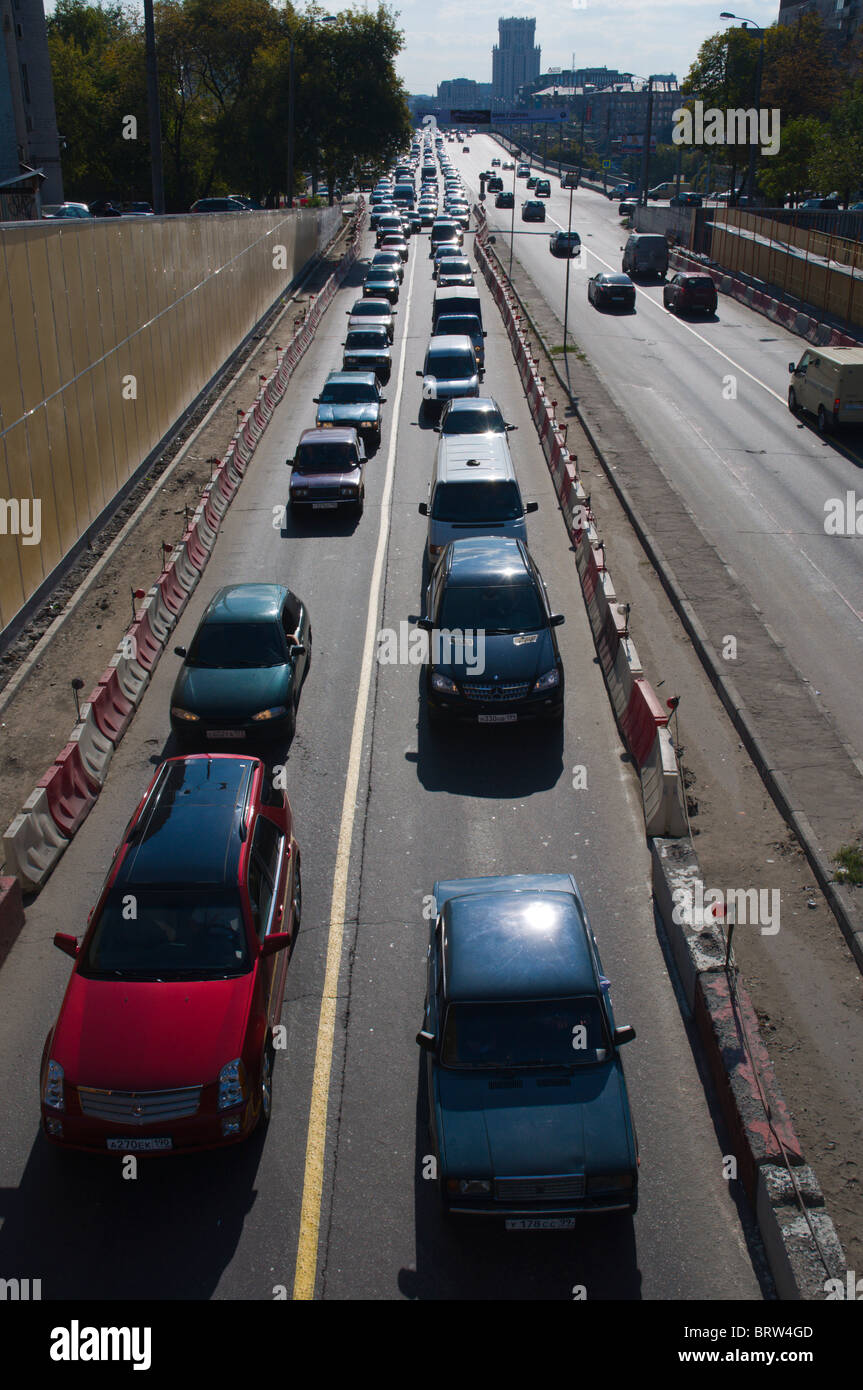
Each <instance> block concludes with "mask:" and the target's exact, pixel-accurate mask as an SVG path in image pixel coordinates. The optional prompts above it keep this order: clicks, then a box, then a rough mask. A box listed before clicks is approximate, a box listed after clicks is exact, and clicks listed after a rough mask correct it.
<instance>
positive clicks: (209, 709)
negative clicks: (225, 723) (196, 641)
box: [171, 662, 293, 718]
mask: <svg viewBox="0 0 863 1390" xmlns="http://www.w3.org/2000/svg"><path fill="white" fill-rule="evenodd" d="M292 677H293V668H292V667H291V665H290V663H288V662H286V663H285V665H283V666H263V667H256V668H254V669H252V670H246V669H245V668H243V667H229V668H227V669H219V670H208V669H207V668H206V667H203V668H202V667H198V666H184V667H183V668H182V670H181V671H180V674H179V675H178V677H177V680H176V682H175V684H174V692H173V694H172V696H171V704H172V705H179V706H180V708H181V709H187V710H190V711H191V712H192V713H193V714H200V715H202V716H204V717H208V716H209V717H212V716H221V715H225V716H229V715H230V716H233V717H235V718H240V717H242V716H243V715H251V714H257V712H258V710H262V709H271V708H272V707H273V706H274V705H285V704H288V703H289V695H290V689H291V680H292Z"/></svg>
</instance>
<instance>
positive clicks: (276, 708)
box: [252, 705, 288, 720]
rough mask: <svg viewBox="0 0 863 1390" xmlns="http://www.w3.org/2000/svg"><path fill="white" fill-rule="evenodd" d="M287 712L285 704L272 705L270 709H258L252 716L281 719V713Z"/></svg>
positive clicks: (263, 718)
mask: <svg viewBox="0 0 863 1390" xmlns="http://www.w3.org/2000/svg"><path fill="white" fill-rule="evenodd" d="M287 712H288V711H287V706H285V705H273V707H272V709H262V710H259V711H258V713H257V714H253V715H252V718H253V719H258V720H265V719H281V717H282V715H283V714H287Z"/></svg>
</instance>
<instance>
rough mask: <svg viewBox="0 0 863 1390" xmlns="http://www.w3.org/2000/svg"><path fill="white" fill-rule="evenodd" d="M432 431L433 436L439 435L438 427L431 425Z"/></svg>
mask: <svg viewBox="0 0 863 1390" xmlns="http://www.w3.org/2000/svg"><path fill="white" fill-rule="evenodd" d="M432 430H433V431H434V433H435V434H440V425H432Z"/></svg>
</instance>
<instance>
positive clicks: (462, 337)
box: [426, 333, 473, 357]
mask: <svg viewBox="0 0 863 1390" xmlns="http://www.w3.org/2000/svg"><path fill="white" fill-rule="evenodd" d="M448 352H473V343H472V342H471V340H470V338H469V337H468V336H467V334H466V333H436V334H435V335H434V337H433V338H429V345H428V351H427V353H426V356H427V357H438V356H443V354H444V353H448Z"/></svg>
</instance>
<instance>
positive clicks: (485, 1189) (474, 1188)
mask: <svg viewBox="0 0 863 1390" xmlns="http://www.w3.org/2000/svg"><path fill="white" fill-rule="evenodd" d="M446 1190H447V1192H448V1193H449V1195H450V1196H451V1197H490V1196H491V1182H490V1181H489V1179H488V1178H447V1184H446Z"/></svg>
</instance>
